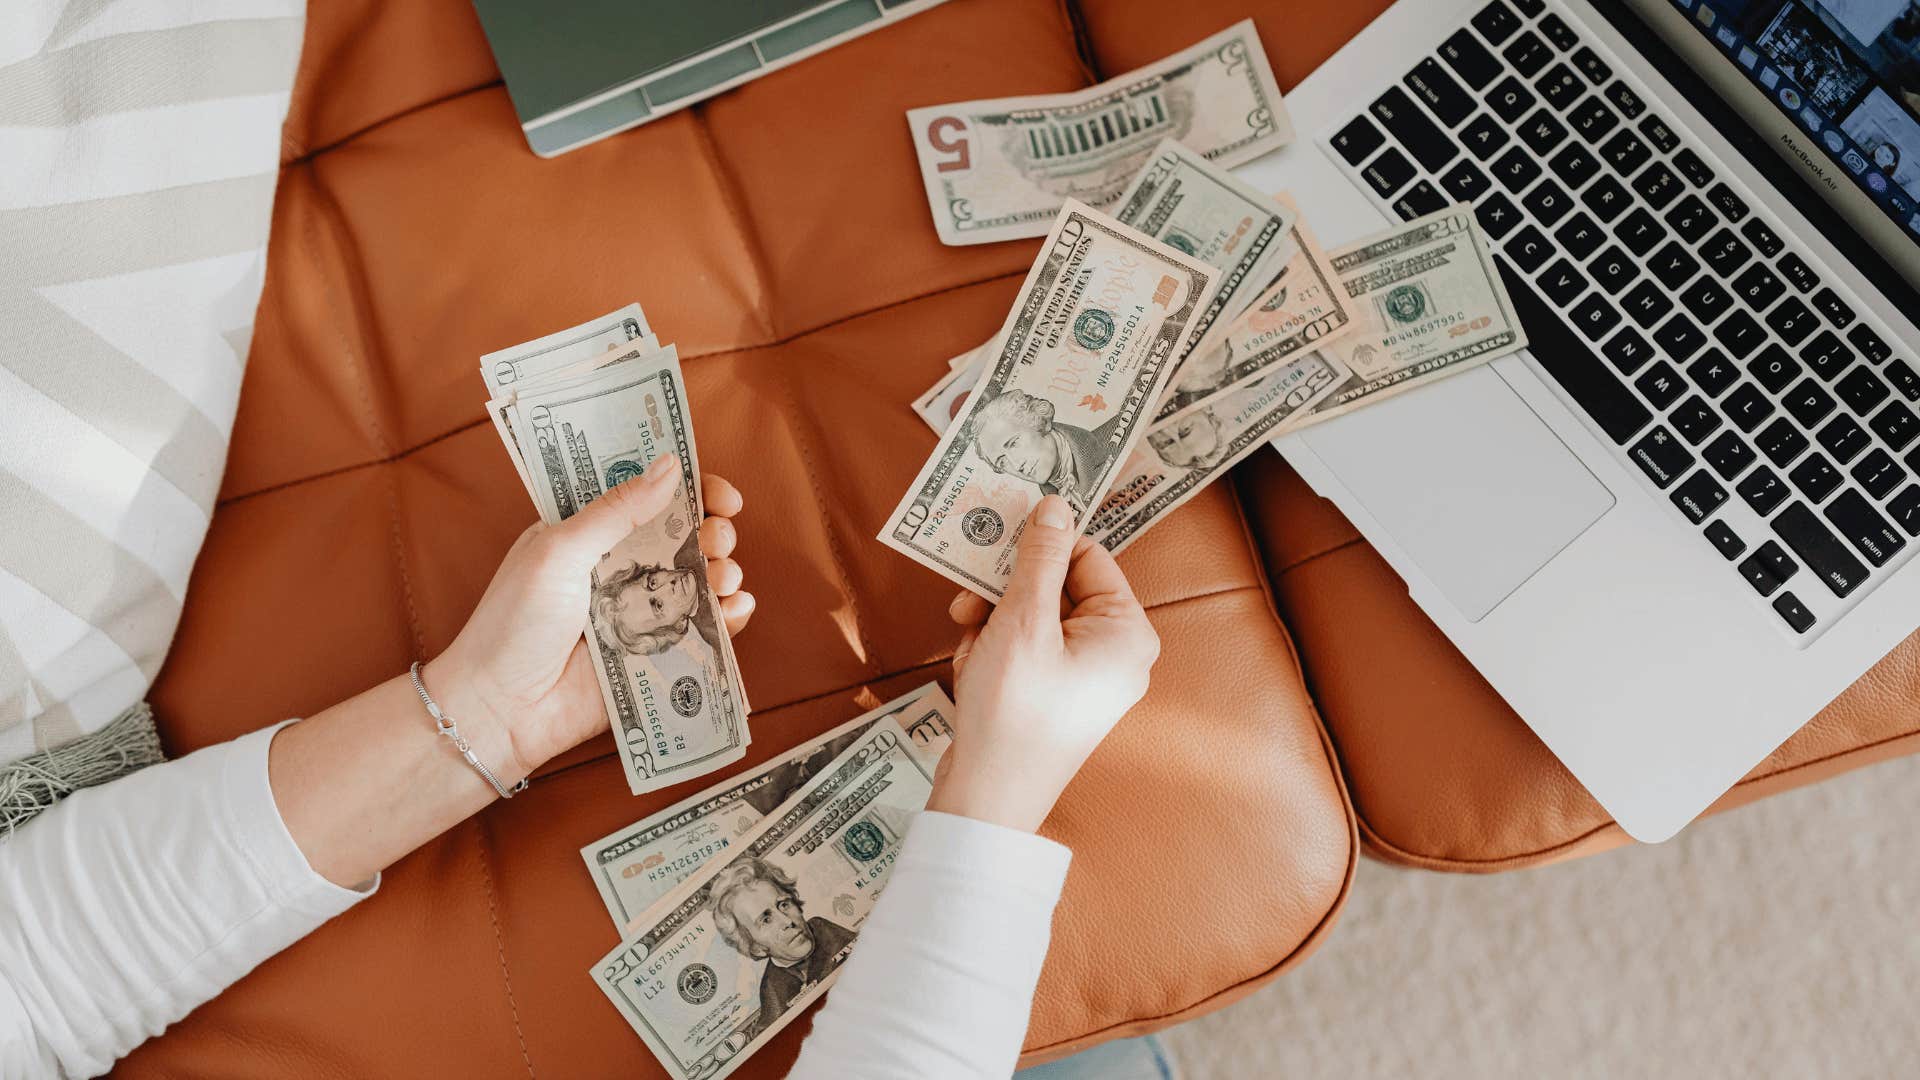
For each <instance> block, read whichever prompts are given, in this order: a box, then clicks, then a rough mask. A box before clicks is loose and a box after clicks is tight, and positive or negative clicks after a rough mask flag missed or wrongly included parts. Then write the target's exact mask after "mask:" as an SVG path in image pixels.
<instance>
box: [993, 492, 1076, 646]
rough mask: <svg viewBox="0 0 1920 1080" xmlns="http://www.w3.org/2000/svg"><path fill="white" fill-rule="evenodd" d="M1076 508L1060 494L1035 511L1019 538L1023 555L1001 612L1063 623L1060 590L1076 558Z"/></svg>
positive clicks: (1002, 601)
mask: <svg viewBox="0 0 1920 1080" xmlns="http://www.w3.org/2000/svg"><path fill="white" fill-rule="evenodd" d="M1075 539H1077V537H1075V536H1074V533H1073V508H1072V507H1070V506H1068V505H1067V500H1065V499H1063V498H1061V497H1060V496H1058V495H1049V496H1047V497H1046V498H1044V499H1041V500H1040V505H1038V506H1035V507H1034V508H1033V516H1032V517H1029V518H1028V519H1027V529H1026V531H1025V532H1024V533H1022V534H1021V535H1020V552H1019V554H1018V555H1017V556H1016V557H1015V561H1014V564H1013V578H1012V580H1010V581H1008V582H1007V595H1006V596H1005V597H1004V598H1003V599H1002V600H1001V601H1000V610H1002V611H1011V612H1015V613H1018V614H1019V615H1020V616H1021V617H1022V618H1031V619H1035V620H1038V621H1040V622H1053V623H1058V622H1059V621H1060V590H1061V589H1062V587H1064V586H1065V584H1066V580H1067V565H1068V563H1069V562H1071V561H1072V558H1073V542H1074V540H1075Z"/></svg>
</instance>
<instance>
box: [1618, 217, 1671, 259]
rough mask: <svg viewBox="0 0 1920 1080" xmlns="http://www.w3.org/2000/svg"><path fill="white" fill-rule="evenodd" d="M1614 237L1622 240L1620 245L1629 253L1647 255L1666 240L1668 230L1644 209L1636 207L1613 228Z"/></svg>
mask: <svg viewBox="0 0 1920 1080" xmlns="http://www.w3.org/2000/svg"><path fill="white" fill-rule="evenodd" d="M1613 235H1615V236H1617V237H1619V238H1620V243H1622V244H1624V245H1625V246H1626V249H1627V250H1628V251H1631V252H1633V253H1634V254H1635V255H1645V254H1646V253H1647V252H1649V251H1652V250H1653V247H1654V245H1655V244H1658V243H1659V242H1660V241H1661V240H1663V239H1665V238H1666V235H1667V230H1666V229H1665V228H1664V227H1662V226H1661V224H1660V222H1659V221H1658V220H1656V219H1655V218H1654V216H1653V215H1652V214H1649V213H1647V211H1646V210H1645V209H1644V208H1641V207H1635V208H1634V210H1633V212H1632V213H1629V214H1628V215H1627V216H1626V217H1623V218H1621V219H1620V223H1619V224H1618V225H1615V226H1614V227H1613Z"/></svg>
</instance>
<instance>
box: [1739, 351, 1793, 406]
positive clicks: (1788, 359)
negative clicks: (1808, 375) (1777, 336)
mask: <svg viewBox="0 0 1920 1080" xmlns="http://www.w3.org/2000/svg"><path fill="white" fill-rule="evenodd" d="M1802 370H1804V369H1803V368H1801V366H1800V362H1799V361H1798V360H1795V359H1794V358H1793V355H1792V354H1791V353H1789V352H1787V350H1785V349H1783V348H1781V347H1780V346H1778V345H1768V346H1767V347H1766V348H1764V349H1762V350H1760V355H1759V356H1756V357H1754V358H1753V359H1751V360H1749V361H1747V373H1748V374H1749V375H1752V376H1753V377H1754V378H1755V379H1756V380H1758V381H1759V383H1760V385H1761V386H1764V387H1766V388H1767V389H1768V390H1771V391H1772V392H1774V393H1776V394H1777V393H1779V392H1780V391H1782V390H1784V389H1786V388H1787V384H1788V383H1790V382H1792V381H1793V380H1794V379H1795V378H1796V377H1797V376H1799V374H1800V372H1801V371H1802Z"/></svg>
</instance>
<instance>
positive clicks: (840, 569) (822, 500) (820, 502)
mask: <svg viewBox="0 0 1920 1080" xmlns="http://www.w3.org/2000/svg"><path fill="white" fill-rule="evenodd" d="M791 371H792V369H791V368H790V367H789V368H787V369H784V370H782V371H781V372H780V385H781V386H782V387H783V388H784V389H785V391H786V396H787V415H788V416H791V417H793V418H795V423H794V424H793V442H794V445H795V446H798V447H799V448H800V464H801V472H802V473H803V474H804V475H805V476H806V478H807V489H808V490H809V491H811V492H813V503H814V506H815V507H816V508H817V510H818V518H819V521H820V528H821V532H822V533H823V534H824V535H825V536H826V538H827V554H828V555H829V556H831V557H832V559H833V572H834V573H835V574H837V575H839V578H840V588H841V590H842V592H843V593H844V594H845V595H846V598H847V613H848V614H849V615H851V616H852V617H853V629H854V633H855V634H857V635H858V636H859V638H860V658H861V659H862V660H864V661H866V663H867V666H868V667H869V668H877V667H878V664H879V661H877V660H876V659H875V656H876V654H875V652H874V649H873V642H871V641H869V640H867V621H866V620H865V619H863V618H861V617H860V597H859V593H858V591H857V590H855V589H854V587H853V574H852V573H851V572H850V571H849V570H848V569H847V556H846V551H845V550H844V546H843V545H842V544H841V542H840V530H839V529H837V528H835V527H834V523H833V515H832V514H831V513H830V512H829V511H828V510H827V499H826V493H825V492H823V491H821V490H820V479H819V476H820V474H819V472H818V471H817V470H816V469H815V468H814V464H813V451H812V449H811V448H810V447H809V446H808V443H809V441H810V437H811V434H812V430H811V428H812V426H811V425H810V424H804V423H801V422H799V421H801V420H804V419H807V416H806V414H805V413H802V412H801V411H800V402H799V399H798V398H796V397H795V395H794V391H793V378H792V375H791Z"/></svg>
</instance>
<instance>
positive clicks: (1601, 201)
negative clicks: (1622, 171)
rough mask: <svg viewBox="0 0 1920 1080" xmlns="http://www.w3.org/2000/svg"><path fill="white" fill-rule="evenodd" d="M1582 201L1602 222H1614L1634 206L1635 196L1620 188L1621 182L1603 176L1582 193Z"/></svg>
mask: <svg viewBox="0 0 1920 1080" xmlns="http://www.w3.org/2000/svg"><path fill="white" fill-rule="evenodd" d="M1580 201H1581V202H1583V203H1586V204H1587V209H1589V210H1591V211H1593V216H1594V217H1597V218H1599V219H1600V220H1601V221H1612V220H1613V219H1614V218H1617V217H1619V216H1620V215H1621V214H1623V213H1625V212H1626V209H1627V207H1629V206H1631V205H1633V196H1631V195H1628V194H1627V189H1626V188H1623V187H1621V186H1620V181H1618V180H1615V179H1614V178H1613V177H1611V176H1603V177H1601V178H1600V179H1598V180H1595V181H1594V182H1593V183H1592V184H1590V185H1588V186H1587V190H1585V191H1583V192H1581V193H1580Z"/></svg>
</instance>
